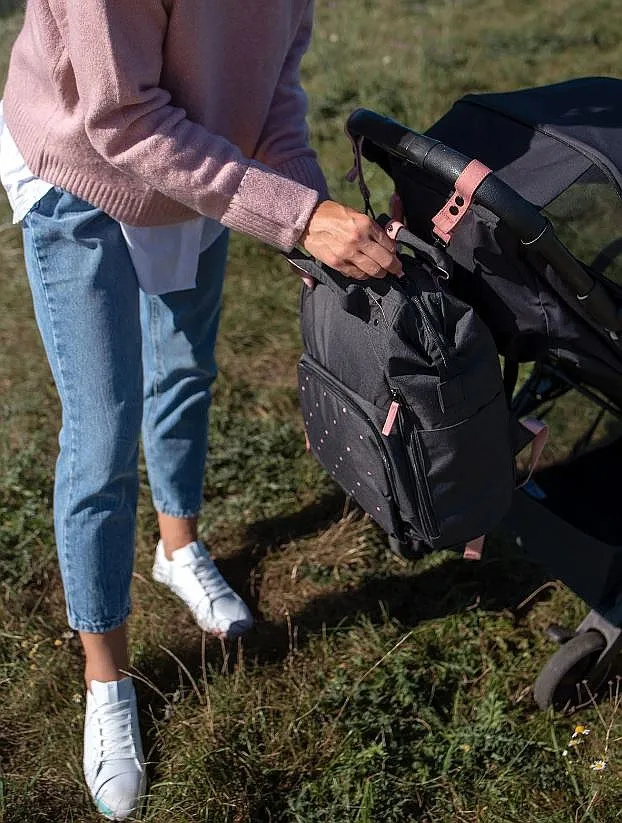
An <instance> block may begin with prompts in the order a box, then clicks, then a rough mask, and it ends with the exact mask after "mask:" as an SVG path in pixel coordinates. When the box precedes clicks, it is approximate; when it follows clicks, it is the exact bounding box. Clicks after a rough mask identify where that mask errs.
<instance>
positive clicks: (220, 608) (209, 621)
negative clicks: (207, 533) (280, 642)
mask: <svg viewBox="0 0 622 823" xmlns="http://www.w3.org/2000/svg"><path fill="white" fill-rule="evenodd" d="M153 579H154V580H157V581H158V582H159V583H164V584H165V585H166V586H168V587H169V589H171V591H174V592H175V594H176V595H177V596H178V597H181V599H182V600H183V601H184V603H185V604H186V605H187V606H188V607H189V608H190V611H191V612H192V614H193V615H194V617H195V619H196V621H197V623H198V624H199V626H200V627H201V628H202V629H203V631H205V632H209V633H210V634H215V635H218V636H219V637H237V636H238V635H240V634H242V633H243V632H245V631H247V629H250V627H251V626H252V625H253V616H252V615H251V613H250V611H249V609H248V606H247V605H246V603H244V601H243V600H242V598H241V597H239V596H238V595H237V594H236V593H235V592H234V591H233V589H232V588H231V587H230V586H229V584H228V583H227V581H226V580H225V579H224V577H223V576H222V575H221V573H220V572H219V571H218V569H217V568H216V566H215V565H214V561H213V560H212V558H211V557H210V556H209V554H208V553H207V550H206V549H205V546H204V545H203V543H202V542H201V541H200V540H198V541H194V542H193V543H189V544H188V545H187V546H184V547H183V548H181V549H176V550H175V551H174V552H173V559H172V560H167V558H166V555H165V554H164V545H163V543H162V541H161V540H160V542H159V543H158V545H157V546H156V553H155V561H154V563H153Z"/></svg>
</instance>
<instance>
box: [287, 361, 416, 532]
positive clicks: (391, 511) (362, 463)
mask: <svg viewBox="0 0 622 823" xmlns="http://www.w3.org/2000/svg"><path fill="white" fill-rule="evenodd" d="M298 375H299V389H300V405H301V410H302V416H303V419H304V422H305V428H306V431H307V436H308V438H309V445H310V447H311V450H312V452H313V454H314V455H315V457H316V458H317V459H318V461H319V462H320V463H321V464H322V466H323V467H324V468H325V469H326V471H327V472H328V473H329V474H330V475H331V476H332V477H333V478H334V479H335V480H336V481H337V483H339V485H340V486H341V488H342V489H343V490H344V491H345V492H346V494H349V495H351V496H352V497H353V498H354V499H355V500H356V501H357V503H358V504H359V505H360V506H361V507H362V508H363V509H364V510H365V511H366V512H368V513H369V514H370V515H371V516H372V517H373V518H374V520H375V521H376V522H377V523H378V524H379V525H380V526H381V527H382V528H383V529H384V530H385V531H386V532H388V534H390V535H393V536H396V537H400V538H401V536H402V525H401V521H400V519H399V517H398V514H397V509H396V486H395V477H394V469H393V466H392V463H391V459H390V457H389V455H388V453H387V449H386V446H385V444H384V443H383V435H382V434H381V432H380V428H381V426H379V425H378V421H377V420H374V419H372V416H370V412H369V411H366V410H365V406H369V404H367V403H365V401H364V400H362V398H359V397H358V395H356V394H355V393H354V392H352V391H351V390H350V389H348V388H347V387H346V386H343V385H342V384H340V383H338V382H337V381H336V380H335V379H334V378H333V377H332V376H331V374H330V373H329V372H327V371H326V370H325V369H324V368H322V366H320V364H319V363H316V362H315V361H314V360H312V359H311V358H310V357H309V356H308V355H306V354H305V355H303V357H302V358H301V360H300V362H299V365H298ZM378 413H379V415H381V414H382V413H381V410H378Z"/></svg>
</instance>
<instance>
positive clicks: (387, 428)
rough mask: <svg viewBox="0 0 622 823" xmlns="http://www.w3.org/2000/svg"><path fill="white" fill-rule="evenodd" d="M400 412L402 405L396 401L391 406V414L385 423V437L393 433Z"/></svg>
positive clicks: (383, 429)
mask: <svg viewBox="0 0 622 823" xmlns="http://www.w3.org/2000/svg"><path fill="white" fill-rule="evenodd" d="M399 410H400V404H399V403H398V402H397V400H394V401H393V402H392V403H391V405H390V406H389V413H388V414H387V419H386V420H385V421H384V426H383V427H382V433H383V434H384V435H385V437H388V436H389V435H390V434H391V432H392V431H393V426H394V424H395V418H396V417H397V413H398V411H399Z"/></svg>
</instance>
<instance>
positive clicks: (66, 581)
mask: <svg viewBox="0 0 622 823" xmlns="http://www.w3.org/2000/svg"><path fill="white" fill-rule="evenodd" d="M23 229H24V253H25V259H26V269H27V271H28V278H29V281H30V287H31V290H32V295H33V301H34V308H35V314H36V318H37V323H38V326H39V330H40V332H41V337H42V339H43V344H44V347H45V350H46V353H47V356H48V360H49V362H50V366H51V368H52V373H53V376H54V380H55V383H56V387H57V389H58V393H59V395H60V400H61V405H62V427H61V432H60V437H59V443H60V452H59V456H58V461H57V465H56V482H55V493H54V526H55V532H56V543H57V548H58V556H59V562H60V569H61V575H62V579H63V586H64V589H65V598H66V601H67V615H68V619H69V623H70V625H71V627H72V628H74V629H77V630H79V631H87V632H105V631H110V630H111V629H114V628H116V627H118V626H120V625H121V624H122V623H123V622H124V621H125V620H126V619H127V616H128V615H129V613H130V608H131V601H130V583H131V579H132V568H133V563H134V531H135V521H136V504H137V496H138V450H139V441H140V435H141V428H142V436H143V444H144V452H145V458H146V461H147V470H148V474H149V482H150V485H151V490H152V495H153V501H154V505H155V507H156V509H157V510H158V511H159V512H162V513H164V514H169V515H172V516H175V517H192V516H196V514H197V513H198V511H199V508H200V505H201V499H202V491H203V475H204V470H205V461H206V455H207V428H208V410H209V406H210V401H211V385H212V383H213V381H214V378H215V376H216V363H215V359H214V346H215V343H216V334H217V330H218V319H219V313H220V303H221V294H222V283H223V277H224V270H225V264H226V256H227V239H228V238H227V234H226V233H223V235H221V237H220V238H219V239H218V240H217V241H216V242H215V243H214V245H213V246H211V247H210V248H209V249H208V250H207V251H206V252H204V253H203V254H202V255H201V256H200V258H199V268H198V273H197V287H196V288H195V289H191V290H188V291H181V292H171V293H169V294H166V295H157V296H154V295H147V294H145V293H144V292H143V291H141V290H140V289H139V287H138V282H137V279H136V273H135V271H134V267H133V265H132V262H131V260H130V256H129V253H128V250H127V246H126V243H125V240H124V238H123V235H122V234H121V229H120V226H119V224H118V223H117V222H116V221H114V220H113V219H111V218H110V217H109V216H108V215H106V214H105V213H104V212H103V211H101V209H97V208H95V207H94V206H92V205H90V204H89V203H86V202H84V201H83V200H79V199H78V198H76V197H74V196H73V195H71V194H68V193H67V192H64V191H63V190H61V189H52V190H51V191H50V192H48V193H47V194H46V195H45V197H43V199H42V200H41V201H40V202H39V203H37V204H36V206H35V207H34V208H33V209H32V211H31V212H30V213H29V214H28V215H27V216H26V218H25V219H24V223H23Z"/></svg>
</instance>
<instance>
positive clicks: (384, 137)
mask: <svg viewBox="0 0 622 823" xmlns="http://www.w3.org/2000/svg"><path fill="white" fill-rule="evenodd" d="M346 131H347V132H348V134H349V135H350V136H351V137H352V138H353V139H354V140H357V139H358V138H362V139H363V152H364V151H365V142H366V141H367V142H369V143H371V144H372V145H373V146H375V147H377V148H379V149H381V150H383V151H384V152H386V153H387V154H390V155H392V156H393V157H397V158H398V159H400V160H403V161H406V162H407V163H411V164H412V165H414V166H416V167H418V168H421V169H423V170H424V171H426V172H429V173H430V174H432V175H434V176H435V177H437V178H439V179H440V180H441V181H442V182H443V183H445V184H446V185H447V186H448V188H450V189H453V187H454V185H455V183H456V180H457V179H458V177H459V176H460V175H461V174H462V172H463V171H464V170H465V169H466V167H467V166H468V165H469V163H470V162H471V160H472V158H471V157H467V156H466V155H464V154H461V152H459V151H456V150H455V149H452V148H450V147H449V146H446V145H444V144H443V143H440V142H439V141H438V140H434V139H432V138H431V137H427V136H426V135H425V134H418V133H417V132H414V131H412V130H411V129H409V128H407V127H406V126H404V125H402V124H401V123H398V122H396V121H395V120H391V119H390V118H389V117H383V116H382V115H380V114H377V113H376V112H373V111H370V110H369V109H357V110H356V111H355V112H353V113H352V114H351V115H350V117H349V118H348V121H347V124H346ZM473 202H474V203H477V204H479V205H481V206H483V207H484V208H486V209H488V210H489V211H491V212H492V213H493V214H495V215H497V217H498V218H499V219H500V220H502V221H503V223H504V224H505V225H506V226H507V227H508V228H509V229H510V230H511V231H512V232H513V233H514V234H515V235H516V236H517V237H519V238H520V239H521V241H522V242H523V243H524V244H525V245H527V246H529V247H530V248H531V249H532V250H533V251H537V252H539V253H540V254H541V255H542V256H543V257H544V259H545V260H546V261H547V262H548V263H550V264H551V266H552V267H553V268H554V269H555V270H556V271H557V273H558V274H559V275H560V276H561V277H562V278H563V279H564V281H565V282H566V284H567V285H568V287H569V288H570V289H571V290H572V292H574V294H575V295H576V296H577V297H578V298H579V299H580V300H581V302H582V305H583V308H584V310H585V311H586V312H587V313H588V314H589V315H590V316H591V318H592V319H593V320H594V321H595V322H596V323H597V324H599V325H602V326H604V327H605V328H606V329H609V330H611V331H615V332H619V331H622V309H621V308H620V307H619V306H617V305H616V302H615V301H614V300H613V299H612V297H611V295H610V294H609V293H608V291H607V290H606V289H605V288H604V286H603V285H602V284H601V283H600V282H599V281H598V280H595V279H594V278H593V277H592V276H591V275H590V274H589V273H588V272H587V271H586V270H585V268H584V267H583V266H582V265H581V263H580V262H579V261H578V260H576V258H574V257H573V256H572V255H571V254H570V252H569V251H568V250H567V249H566V247H565V246H564V245H563V244H562V243H561V242H560V241H559V240H558V238H557V236H556V235H555V232H554V231H553V228H552V226H551V224H550V223H549V221H548V220H547V218H546V217H545V216H544V215H543V214H541V213H540V211H539V209H538V208H537V207H536V206H534V205H533V204H532V203H530V202H529V201H528V200H525V199H524V197H521V196H520V194H518V192H516V191H514V189H512V188H511V187H510V186H508V185H507V184H506V183H504V182H503V180H500V179H499V178H498V177H497V176H496V175H495V174H490V175H488V177H486V178H485V179H484V180H483V182H482V183H481V184H480V185H479V186H478V188H477V190H476V191H475V195H474V197H473Z"/></svg>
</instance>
